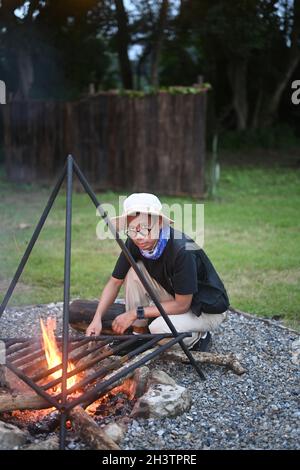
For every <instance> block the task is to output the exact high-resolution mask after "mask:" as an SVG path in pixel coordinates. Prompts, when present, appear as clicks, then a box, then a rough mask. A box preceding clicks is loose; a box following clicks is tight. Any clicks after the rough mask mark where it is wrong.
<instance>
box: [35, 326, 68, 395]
mask: <svg viewBox="0 0 300 470" xmlns="http://www.w3.org/2000/svg"><path fill="white" fill-rule="evenodd" d="M40 325H41V330H42V334H43V336H42V338H43V345H44V350H45V356H46V360H47V364H48V369H52V368H56V366H58V365H59V364H61V363H62V355H61V352H60V350H59V348H58V345H57V342H56V339H55V336H54V331H55V330H56V319H55V318H53V317H48V318H47V322H46V325H45V324H44V322H43V320H42V319H40ZM74 369H75V366H74V364H73V363H72V362H71V361H68V368H67V371H68V372H71V371H72V370H74ZM61 376H62V370H61V369H59V370H58V371H57V372H53V374H51V377H52V378H53V379H60V378H61ZM76 380H77V376H76V375H75V376H73V377H70V378H69V379H68V380H67V388H70V387H72V386H73V385H75V384H76ZM55 391H57V392H61V386H57V387H55Z"/></svg>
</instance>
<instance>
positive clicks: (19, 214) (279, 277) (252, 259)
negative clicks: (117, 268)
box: [0, 163, 300, 327]
mask: <svg viewBox="0 0 300 470" xmlns="http://www.w3.org/2000/svg"><path fill="white" fill-rule="evenodd" d="M49 194H50V188H49V187H43V186H37V185H19V186H17V185H14V184H11V183H8V182H7V181H6V180H5V177H4V172H3V170H2V172H1V177H0V215H1V218H0V263H1V270H0V297H1V299H2V298H3V296H4V294H5V291H6V288H7V286H8V283H9V280H10V279H11V277H12V275H13V274H14V271H15V269H16V267H17V265H18V262H19V261H20V259H21V256H22V254H23V252H24V250H25V248H26V245H27V243H28V242H29V240H30V237H31V235H32V232H33V230H34V227H35V224H36V223H37V221H38V219H39V216H40V214H41V212H42V210H43V208H44V206H45V204H46V201H47V198H48V196H49ZM98 196H99V199H100V201H102V202H105V203H107V202H112V203H114V204H116V203H117V200H118V196H119V195H118V194H117V193H113V192H107V193H104V194H99V195H98ZM299 196H300V170H299V168H298V169H297V167H294V168H291V167H288V166H282V165H281V166H279V165H277V164H274V165H273V166H272V165H271V166H270V165H268V166H266V167H262V166H260V167H255V168H253V167H249V166H247V167H244V168H239V167H238V166H237V165H236V164H233V163H231V164H226V165H225V164H224V165H223V167H222V171H221V180H220V184H219V188H218V198H217V199H216V200H214V201H212V200H207V201H204V203H205V243H204V249H205V251H206V252H207V254H208V255H209V257H210V258H211V260H212V261H213V263H214V265H215V267H216V268H217V270H218V272H219V273H220V275H221V277H222V279H223V281H224V283H225V285H226V287H227V290H228V293H229V296H230V300H231V305H232V306H234V307H235V308H238V309H240V310H244V311H247V312H252V313H255V314H257V315H261V316H273V315H281V316H282V317H284V318H285V321H286V323H287V324H289V325H291V326H293V327H299V324H300V288H299V286H300V207H299V206H300V197H299ZM161 199H162V201H163V202H166V203H179V204H183V203H184V202H192V203H199V202H203V201H199V200H195V199H191V198H170V197H161ZM98 222H99V217H97V216H96V210H95V208H94V206H93V205H92V203H91V201H90V199H89V198H88V196H87V195H85V194H82V193H75V194H74V198H73V229H72V280H71V297H72V298H75V297H81V298H97V297H99V295H100V293H101V290H102V288H103V286H104V284H105V282H106V281H107V279H108V278H109V276H110V273H111V271H112V269H113V267H114V263H115V261H116V258H117V256H118V253H119V251H120V250H119V247H118V245H117V244H116V243H115V242H114V241H111V240H106V241H100V240H98V239H97V236H96V226H97V224H98ZM64 223H65V195H64V191H62V192H61V194H60V195H59V197H58V199H57V201H56V203H55V205H54V207H53V209H52V212H51V213H50V216H49V218H48V220H47V222H46V224H45V226H44V228H43V230H42V233H41V235H40V238H39V239H38V242H37V244H36V246H35V247H34V249H33V252H32V255H31V257H30V259H29V261H28V263H27V265H26V268H25V270H24V272H23V275H22V277H21V279H20V282H19V285H18V287H17V288H16V290H15V292H14V294H13V297H12V299H11V301H10V305H15V304H34V303H45V302H51V301H59V300H62V296H63V261H64ZM20 224H27V225H29V227H27V228H21V226H20Z"/></svg>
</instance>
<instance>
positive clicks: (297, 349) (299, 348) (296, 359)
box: [292, 338, 300, 365]
mask: <svg viewBox="0 0 300 470" xmlns="http://www.w3.org/2000/svg"><path fill="white" fill-rule="evenodd" d="M292 363H293V364H296V365H299V364H300V338H297V339H295V340H294V341H293V343H292Z"/></svg>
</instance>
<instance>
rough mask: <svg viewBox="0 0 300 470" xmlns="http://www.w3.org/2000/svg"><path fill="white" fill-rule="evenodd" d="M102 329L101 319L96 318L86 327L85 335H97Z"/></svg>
mask: <svg viewBox="0 0 300 470" xmlns="http://www.w3.org/2000/svg"><path fill="white" fill-rule="evenodd" d="M101 330H102V321H101V318H97V319H95V318H94V320H93V321H92V323H90V324H89V326H88V327H87V330H86V332H85V335H86V336H99V335H100V333H101Z"/></svg>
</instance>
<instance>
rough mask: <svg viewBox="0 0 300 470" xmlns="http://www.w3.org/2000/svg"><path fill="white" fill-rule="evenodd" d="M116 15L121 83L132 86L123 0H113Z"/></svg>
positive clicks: (126, 19) (128, 41) (127, 87)
mask: <svg viewBox="0 0 300 470" xmlns="http://www.w3.org/2000/svg"><path fill="white" fill-rule="evenodd" d="M115 5H116V17H117V23H118V32H117V48H118V56H119V63H120V70H121V77H122V83H123V86H124V88H126V89H132V88H133V78H132V69H131V63H130V60H129V56H128V47H129V43H130V38H129V31H128V18H127V13H126V10H125V7H124V3H123V0H115Z"/></svg>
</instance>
